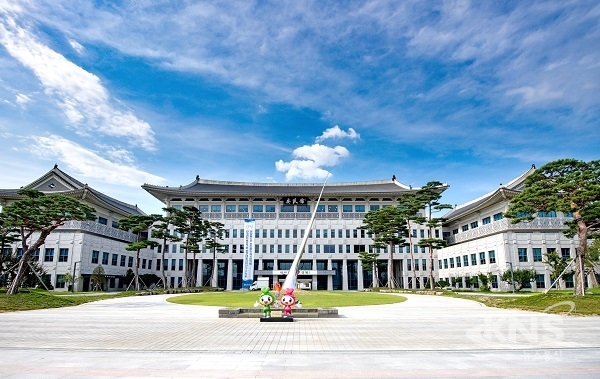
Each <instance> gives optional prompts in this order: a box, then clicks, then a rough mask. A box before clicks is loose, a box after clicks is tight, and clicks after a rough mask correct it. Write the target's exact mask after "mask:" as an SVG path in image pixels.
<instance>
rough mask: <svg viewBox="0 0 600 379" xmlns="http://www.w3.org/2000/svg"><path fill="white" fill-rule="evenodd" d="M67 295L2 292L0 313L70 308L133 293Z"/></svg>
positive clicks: (41, 291) (0, 294) (33, 291)
mask: <svg viewBox="0 0 600 379" xmlns="http://www.w3.org/2000/svg"><path fill="white" fill-rule="evenodd" d="M67 294H70V293H67V292H60V295H58V296H57V294H53V293H51V292H47V291H45V290H22V291H21V292H19V293H18V294H16V295H7V294H6V292H2V293H0V312H12V311H29V310H33V309H46V308H61V307H70V306H73V305H79V304H83V303H89V302H91V301H97V300H104V299H111V298H114V297H121V296H132V295H134V292H121V293H118V294H113V293H111V294H108V293H106V294H97V293H95V292H94V293H93V294H94V296H89V295H83V294H75V295H72V296H66V295H67Z"/></svg>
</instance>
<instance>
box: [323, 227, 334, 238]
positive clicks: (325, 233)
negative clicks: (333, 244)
mask: <svg viewBox="0 0 600 379" xmlns="http://www.w3.org/2000/svg"><path fill="white" fill-rule="evenodd" d="M334 237H335V236H334ZM323 238H327V229H323Z"/></svg>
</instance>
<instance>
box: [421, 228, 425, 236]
mask: <svg viewBox="0 0 600 379" xmlns="http://www.w3.org/2000/svg"><path fill="white" fill-rule="evenodd" d="M420 234H421V238H425V229H421V230H420Z"/></svg>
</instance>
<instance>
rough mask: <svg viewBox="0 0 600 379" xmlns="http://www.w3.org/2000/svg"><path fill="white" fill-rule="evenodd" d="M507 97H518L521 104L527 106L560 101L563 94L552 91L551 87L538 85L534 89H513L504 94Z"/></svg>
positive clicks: (527, 87)
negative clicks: (520, 99) (520, 98)
mask: <svg viewBox="0 0 600 379" xmlns="http://www.w3.org/2000/svg"><path fill="white" fill-rule="evenodd" d="M506 94H507V95H518V96H521V97H522V98H523V104H524V105H529V104H534V103H544V102H547V101H551V100H557V99H561V98H562V97H563V93H562V92H561V91H558V90H553V89H552V86H550V85H547V84H544V83H542V84H540V85H538V86H536V87H531V86H525V87H520V88H515V89H513V90H509V91H507V92H506Z"/></svg>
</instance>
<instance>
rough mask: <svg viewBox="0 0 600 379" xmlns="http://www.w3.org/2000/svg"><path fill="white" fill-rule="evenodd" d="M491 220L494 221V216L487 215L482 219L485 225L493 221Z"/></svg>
mask: <svg viewBox="0 0 600 379" xmlns="http://www.w3.org/2000/svg"><path fill="white" fill-rule="evenodd" d="M491 222H492V218H491V217H489V216H488V217H486V218H484V219H483V220H481V223H482V224H483V225H487V224H489V223H491Z"/></svg>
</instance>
